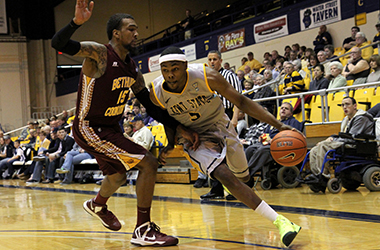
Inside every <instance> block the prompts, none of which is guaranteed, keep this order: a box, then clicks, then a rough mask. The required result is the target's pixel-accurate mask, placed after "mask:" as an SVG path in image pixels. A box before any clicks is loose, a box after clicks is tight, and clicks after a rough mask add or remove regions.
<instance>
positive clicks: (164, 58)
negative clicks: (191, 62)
mask: <svg viewBox="0 0 380 250" xmlns="http://www.w3.org/2000/svg"><path fill="white" fill-rule="evenodd" d="M167 61H181V62H187V60H186V56H185V55H184V54H167V55H164V56H160V58H159V59H158V62H159V64H161V63H163V62H167Z"/></svg>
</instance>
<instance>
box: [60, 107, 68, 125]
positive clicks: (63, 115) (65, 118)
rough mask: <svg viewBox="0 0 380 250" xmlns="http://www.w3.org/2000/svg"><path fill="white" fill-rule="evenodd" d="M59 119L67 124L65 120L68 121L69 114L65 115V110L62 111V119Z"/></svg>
mask: <svg viewBox="0 0 380 250" xmlns="http://www.w3.org/2000/svg"><path fill="white" fill-rule="evenodd" d="M61 118H63V119H64V121H65V123H67V119H69V114H68V113H67V111H66V110H63V111H62V117H61Z"/></svg>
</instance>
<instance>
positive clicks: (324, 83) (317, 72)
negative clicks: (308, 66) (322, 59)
mask: <svg viewBox="0 0 380 250" xmlns="http://www.w3.org/2000/svg"><path fill="white" fill-rule="evenodd" d="M324 73H325V67H323V65H321V64H317V65H316V66H315V67H314V74H313V75H314V78H313V80H312V81H311V82H310V87H309V91H315V90H320V89H327V88H328V86H329V80H327V79H326V78H325V77H324ZM313 96H314V95H313V94H310V95H305V96H304V103H310V101H311V99H312V97H313ZM301 104H302V103H301V98H298V100H297V102H296V104H294V112H293V114H298V113H299V112H301V110H302V107H301Z"/></svg>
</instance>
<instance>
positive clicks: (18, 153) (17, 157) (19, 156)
mask: <svg viewBox="0 0 380 250" xmlns="http://www.w3.org/2000/svg"><path fill="white" fill-rule="evenodd" d="M15 161H25V156H24V151H23V150H22V149H21V148H20V140H16V141H15V142H14V153H13V155H12V157H8V158H5V159H3V160H1V161H0V178H2V176H3V173H4V171H5V170H6V169H8V175H7V176H6V177H5V179H11V178H14V177H15V174H16V173H17V172H15V170H14V168H13V162H15Z"/></svg>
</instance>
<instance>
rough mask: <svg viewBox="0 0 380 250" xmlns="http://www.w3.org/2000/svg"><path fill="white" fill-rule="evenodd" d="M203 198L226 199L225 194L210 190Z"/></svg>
mask: <svg viewBox="0 0 380 250" xmlns="http://www.w3.org/2000/svg"><path fill="white" fill-rule="evenodd" d="M201 199H224V194H215V193H211V192H208V193H207V194H204V195H201Z"/></svg>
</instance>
